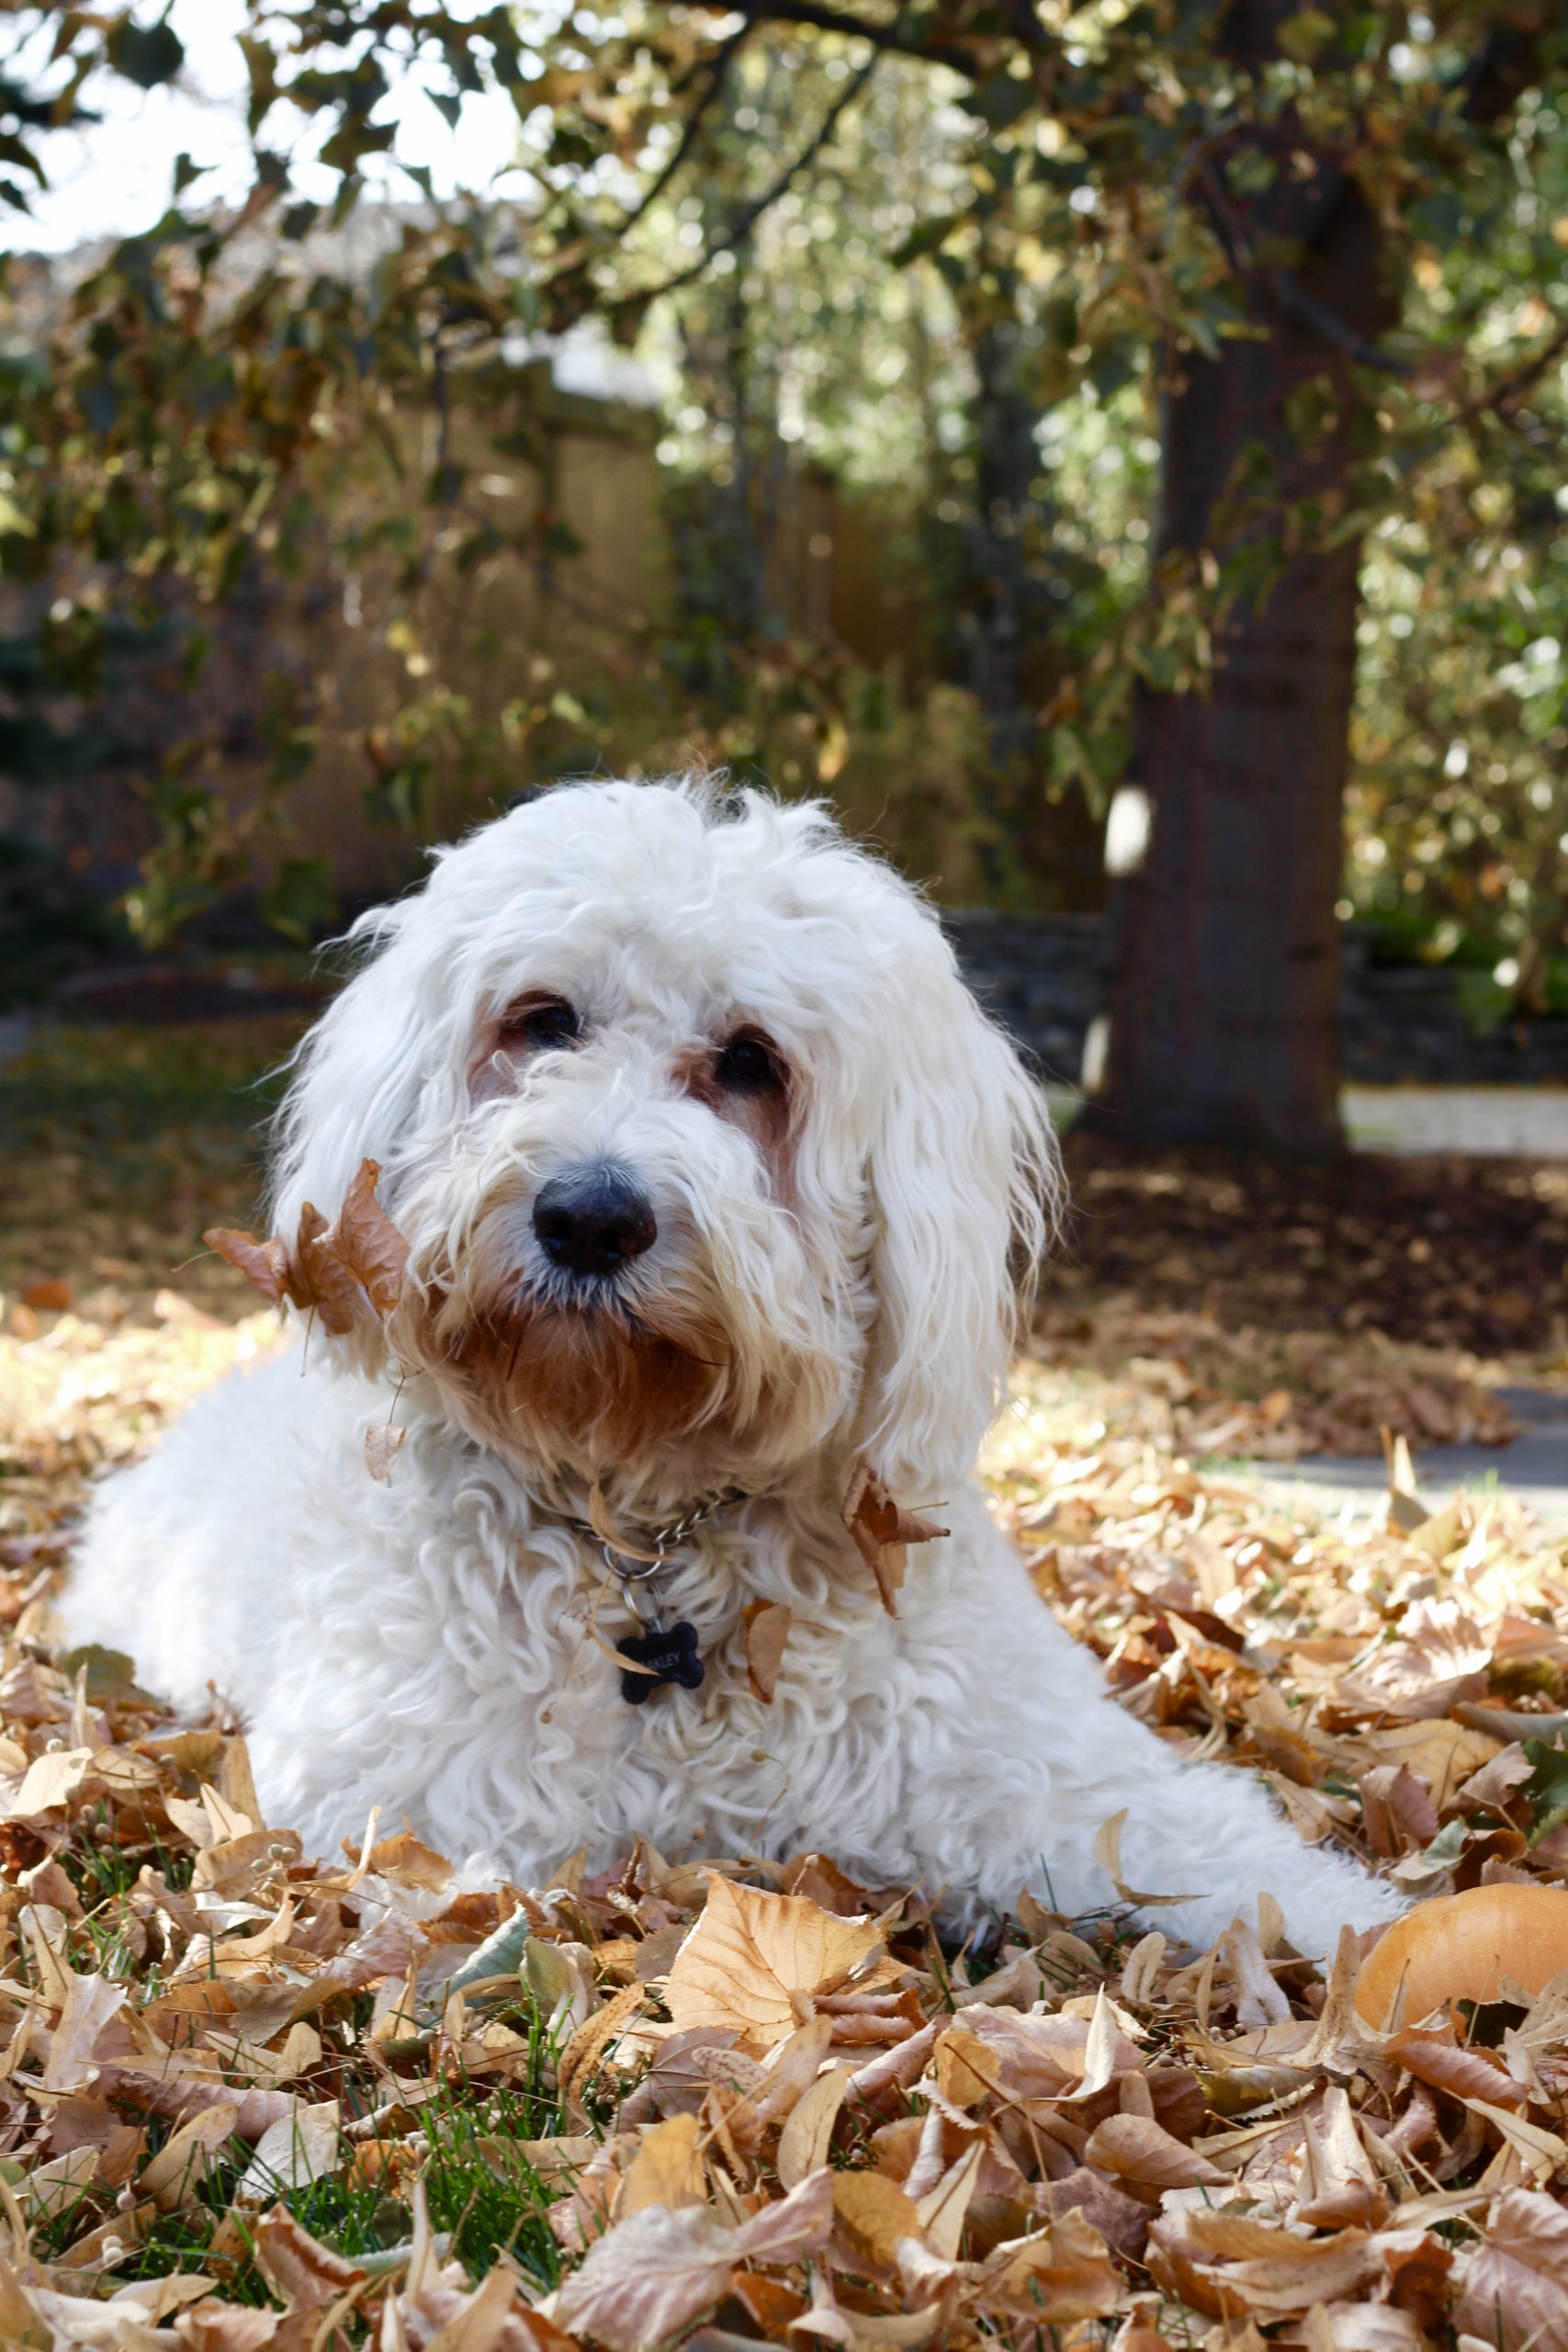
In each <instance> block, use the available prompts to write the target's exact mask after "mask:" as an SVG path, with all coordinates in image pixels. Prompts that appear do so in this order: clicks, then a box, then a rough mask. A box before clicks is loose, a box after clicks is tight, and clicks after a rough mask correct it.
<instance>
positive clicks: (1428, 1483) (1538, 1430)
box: [1242, 1388, 1568, 1537]
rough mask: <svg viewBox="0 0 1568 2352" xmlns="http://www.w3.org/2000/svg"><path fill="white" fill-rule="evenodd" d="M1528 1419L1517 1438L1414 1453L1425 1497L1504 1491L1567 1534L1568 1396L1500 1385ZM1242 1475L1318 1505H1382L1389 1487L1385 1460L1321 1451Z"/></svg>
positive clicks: (1259, 1465) (1437, 1499)
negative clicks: (1503, 1442)
mask: <svg viewBox="0 0 1568 2352" xmlns="http://www.w3.org/2000/svg"><path fill="white" fill-rule="evenodd" d="M1498 1394H1499V1395H1500V1396H1502V1397H1504V1398H1506V1401H1507V1403H1508V1404H1509V1405H1510V1406H1511V1407H1512V1408H1513V1411H1514V1417H1515V1419H1517V1420H1520V1421H1523V1422H1524V1424H1525V1427H1524V1430H1523V1432H1522V1434H1521V1435H1520V1436H1518V1437H1517V1438H1516V1439H1515V1440H1514V1442H1513V1443H1512V1445H1439V1446H1433V1447H1432V1448H1431V1449H1430V1450H1429V1451H1428V1452H1427V1453H1418V1454H1417V1455H1416V1486H1417V1487H1419V1489H1420V1493H1421V1499H1422V1501H1423V1502H1425V1503H1429V1504H1433V1505H1436V1504H1438V1503H1441V1502H1446V1501H1447V1500H1448V1498H1449V1497H1450V1495H1451V1494H1453V1493H1455V1492H1456V1491H1457V1489H1458V1488H1459V1487H1467V1488H1468V1489H1469V1491H1470V1492H1471V1493H1472V1495H1473V1494H1476V1493H1477V1492H1478V1491H1479V1492H1481V1493H1486V1492H1491V1491H1495V1490H1499V1489H1500V1490H1502V1491H1503V1492H1505V1493H1507V1494H1511V1495H1517V1497H1518V1498H1519V1500H1520V1501H1521V1502H1524V1503H1528V1504H1529V1508H1530V1510H1532V1511H1533V1512H1534V1513H1535V1515H1536V1517H1537V1518H1538V1519H1539V1520H1540V1523H1541V1525H1542V1527H1543V1528H1545V1529H1546V1530H1547V1531H1548V1532H1549V1533H1551V1534H1552V1535H1554V1536H1565V1537H1568V1397H1560V1396H1553V1395H1551V1393H1550V1392H1549V1391H1548V1390H1546V1389H1541V1388H1504V1389H1500V1390H1499V1391H1498ZM1242 1475H1243V1476H1245V1477H1247V1478H1251V1479H1255V1480H1256V1481H1257V1482H1258V1484H1259V1485H1260V1486H1266V1487H1280V1488H1281V1489H1285V1490H1293V1491H1295V1492H1297V1493H1301V1494H1304V1495H1306V1496H1307V1497H1309V1498H1310V1499H1311V1500H1312V1501H1313V1502H1314V1504H1316V1506H1317V1507H1318V1508H1319V1509H1320V1510H1345V1509H1348V1510H1355V1511H1358V1512H1359V1511H1366V1510H1381V1509H1382V1498H1383V1496H1384V1495H1385V1494H1386V1493H1387V1491H1388V1480H1387V1476H1386V1475H1385V1473H1384V1469H1383V1465H1382V1461H1381V1460H1372V1459H1367V1458H1365V1457H1356V1456H1352V1455H1348V1454H1323V1455H1318V1456H1316V1457H1313V1458H1309V1459H1306V1460H1303V1461H1301V1462H1254V1463H1249V1464H1247V1465H1246V1468H1245V1469H1244V1471H1243V1473H1242Z"/></svg>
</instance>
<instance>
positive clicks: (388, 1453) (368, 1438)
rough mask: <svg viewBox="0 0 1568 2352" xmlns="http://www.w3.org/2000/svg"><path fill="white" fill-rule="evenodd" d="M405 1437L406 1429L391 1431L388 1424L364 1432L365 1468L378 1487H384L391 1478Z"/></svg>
mask: <svg viewBox="0 0 1568 2352" xmlns="http://www.w3.org/2000/svg"><path fill="white" fill-rule="evenodd" d="M407 1435H408V1431H407V1430H406V1429H393V1427H392V1426H391V1424H390V1422H384V1423H381V1424H379V1425H378V1427H377V1428H375V1429H373V1430H366V1432H365V1467H366V1468H367V1470H368V1471H369V1473H370V1476H372V1477H373V1478H374V1479H375V1481H376V1483H377V1485H378V1487H384V1486H385V1485H386V1484H387V1482H388V1480H389V1478H390V1477H391V1475H392V1469H393V1465H394V1464H395V1463H396V1461H397V1458H398V1455H399V1454H400V1452H401V1451H402V1443H403V1440H404V1438H406V1437H407Z"/></svg>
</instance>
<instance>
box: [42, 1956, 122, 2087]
mask: <svg viewBox="0 0 1568 2352" xmlns="http://www.w3.org/2000/svg"><path fill="white" fill-rule="evenodd" d="M128 1991H129V1987H128V1986H126V1985H111V1984H110V1982H109V1980H108V1978H107V1976H73V1978H72V1979H71V1982H70V1984H69V1985H68V1986H67V1987H66V1992H65V2006H64V2007H63V2008H62V2010H61V2012H60V2022H59V2024H58V2025H57V2026H56V2027H55V2029H54V2031H53V2033H52V2034H51V2036H50V2043H49V2056H48V2058H47V2059H46V2060H45V2062H44V2069H43V2086H44V2088H45V2090H47V2091H74V2090H83V2089H85V2087H86V2086H87V2085H88V2084H89V2083H91V2082H92V2081H93V2079H94V2077H95V2076H96V2074H97V2071H98V2070H97V2068H96V2065H95V2064H94V2063H93V2053H94V2052H95V2051H96V2049H97V2046H98V2039H99V2036H100V2035H101V2034H102V2033H103V2031H104V2030H105V2028H106V2027H107V2025H108V2024H109V2022H110V2020H111V2019H112V2018H116V2017H118V2015H119V2012H120V2010H121V2009H122V2008H123V2007H125V2003H126V1996H127V1994H128Z"/></svg>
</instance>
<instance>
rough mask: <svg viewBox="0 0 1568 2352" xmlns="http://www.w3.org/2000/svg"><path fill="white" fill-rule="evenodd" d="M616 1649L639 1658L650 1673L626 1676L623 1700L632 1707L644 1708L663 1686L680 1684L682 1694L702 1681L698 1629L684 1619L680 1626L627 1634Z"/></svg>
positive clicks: (626, 1674)
mask: <svg viewBox="0 0 1568 2352" xmlns="http://www.w3.org/2000/svg"><path fill="white" fill-rule="evenodd" d="M615 1647H616V1648H617V1649H618V1650H619V1651H620V1653H621V1655H622V1657H630V1658H635V1659H636V1660H637V1664H638V1665H639V1666H646V1667H648V1668H649V1669H650V1670H649V1672H648V1673H647V1674H633V1673H632V1672H631V1670H630V1669H629V1668H628V1669H627V1670H626V1673H624V1674H623V1675H622V1677H621V1696H622V1698H623V1699H625V1700H626V1701H627V1702H628V1703H629V1704H630V1705H631V1706H634V1707H640V1706H641V1705H642V1703H643V1702H644V1700H645V1699H647V1698H649V1697H650V1696H651V1694H652V1693H653V1692H654V1691H657V1690H658V1688H659V1686H660V1683H661V1682H678V1683H679V1684H680V1686H681V1688H682V1691H694V1690H696V1689H697V1687H698V1685H699V1684H700V1683H701V1681H702V1679H703V1662H702V1659H701V1658H700V1657H698V1656H697V1629H696V1627H695V1626H694V1625H688V1624H687V1623H686V1621H685V1619H684V1618H682V1620H681V1623H679V1624H678V1625H670V1626H666V1627H663V1628H656V1629H655V1630H653V1631H652V1632H649V1633H647V1634H622V1636H621V1638H620V1640H619V1641H618V1642H617V1643H616V1644H615Z"/></svg>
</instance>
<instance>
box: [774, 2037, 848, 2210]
mask: <svg viewBox="0 0 1568 2352" xmlns="http://www.w3.org/2000/svg"><path fill="white" fill-rule="evenodd" d="M849 2081H850V2077H849V2075H848V2073H847V2071H845V2070H844V2069H843V2068H841V2067H835V2068H834V2069H833V2071H832V2073H831V2074H828V2075H818V2077H817V2080H816V2081H815V2082H814V2083H813V2084H812V2086H811V2087H810V2089H809V2090H808V2091H807V2092H806V2093H805V2095H804V2096H803V2097H802V2098H800V2099H799V2100H798V2101H797V2103H796V2105H795V2109H793V2111H792V2113H791V2115H790V2117H789V2120H788V2121H787V2122H786V2123H785V2125H784V2130H783V2131H781V2132H780V2133H779V2146H778V2156H777V2159H776V2168H777V2171H778V2176H779V2178H780V2179H781V2180H782V2181H783V2183H784V2187H785V2188H795V2185H796V2184H797V2182H799V2181H803V2180H804V2179H805V2178H806V2177H807V2174H808V2173H814V2172H816V2171H817V2170H818V2168H819V2167H820V2166H821V2165H825V2164H826V2163H827V2161H828V2151H829V2147H830V2146H831V2145H832V2140H833V2126H834V2124H835V2123H836V2122H837V2121H838V2120H839V2114H840V2109H841V2108H842V2107H843V2104H844V2093H845V2091H846V2090H847V2089H848V2087H849Z"/></svg>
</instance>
